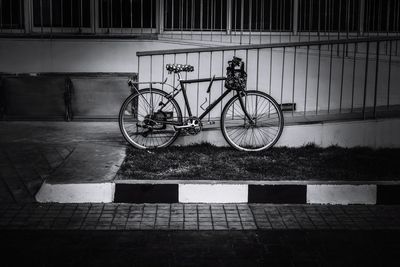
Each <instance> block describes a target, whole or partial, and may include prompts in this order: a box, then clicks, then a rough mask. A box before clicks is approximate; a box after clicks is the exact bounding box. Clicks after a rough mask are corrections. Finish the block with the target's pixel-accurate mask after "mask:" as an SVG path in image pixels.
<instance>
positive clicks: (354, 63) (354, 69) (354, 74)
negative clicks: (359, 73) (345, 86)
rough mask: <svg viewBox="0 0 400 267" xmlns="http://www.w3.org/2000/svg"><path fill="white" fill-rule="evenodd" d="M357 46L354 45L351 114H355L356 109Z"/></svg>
mask: <svg viewBox="0 0 400 267" xmlns="http://www.w3.org/2000/svg"><path fill="white" fill-rule="evenodd" d="M356 48H357V44H354V48H353V49H354V51H353V53H354V55H353V76H352V78H353V82H352V86H351V107H350V112H351V113H353V107H354V89H355V88H354V86H355V80H356V62H357V49H356Z"/></svg>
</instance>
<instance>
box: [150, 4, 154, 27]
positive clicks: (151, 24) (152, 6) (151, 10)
mask: <svg viewBox="0 0 400 267" xmlns="http://www.w3.org/2000/svg"><path fill="white" fill-rule="evenodd" d="M153 9H154V5H153V0H150V33H153Z"/></svg>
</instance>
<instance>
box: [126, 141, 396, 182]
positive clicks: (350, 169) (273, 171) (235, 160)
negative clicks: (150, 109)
mask: <svg viewBox="0 0 400 267" xmlns="http://www.w3.org/2000/svg"><path fill="white" fill-rule="evenodd" d="M399 155H400V149H377V150H376V149H370V148H340V147H329V148H320V147H316V146H314V145H307V146H304V147H300V148H287V147H275V148H272V149H270V150H268V151H264V152H256V153H254V152H253V153H248V152H240V151H236V150H234V149H232V148H229V147H215V146H212V145H209V144H202V145H194V146H187V147H169V148H165V149H159V150H151V151H145V150H138V149H134V148H132V147H128V148H127V156H126V159H125V161H124V163H123V164H122V166H121V168H120V170H119V172H118V177H119V179H142V180H144V179H154V180H164V179H170V180H172V179H178V180H345V181H351V180H366V181H370V180H399V179H400V161H399Z"/></svg>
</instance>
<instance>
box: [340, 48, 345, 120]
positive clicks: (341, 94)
mask: <svg viewBox="0 0 400 267" xmlns="http://www.w3.org/2000/svg"><path fill="white" fill-rule="evenodd" d="M338 47H339V45H338ZM342 50H343V51H342V52H343V53H342V74H341V80H340V99H339V113H342V101H343V83H344V58H345V52H346V49H345V44H343V48H342Z"/></svg>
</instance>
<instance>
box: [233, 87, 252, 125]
mask: <svg viewBox="0 0 400 267" xmlns="http://www.w3.org/2000/svg"><path fill="white" fill-rule="evenodd" d="M237 95H238V97H239V103H240V106H241V108H242V109H243V112H244V115H246V118H247V119H248V120H249V122H250V124H251V125H254V124H255V121H254V119H253V118H252V117H251V116H250V114H249V113H248V112H247V109H246V105H245V103H244V101H243V98H242V97H246V92H245V91H240V92H237Z"/></svg>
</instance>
